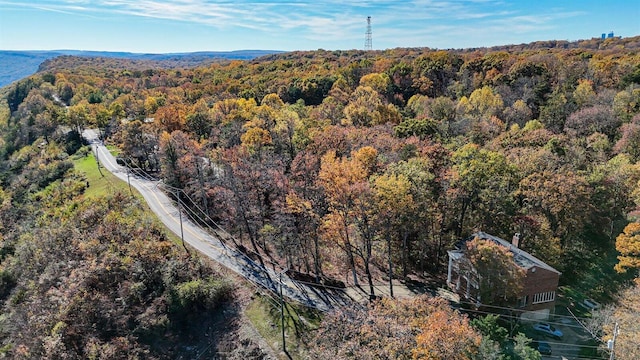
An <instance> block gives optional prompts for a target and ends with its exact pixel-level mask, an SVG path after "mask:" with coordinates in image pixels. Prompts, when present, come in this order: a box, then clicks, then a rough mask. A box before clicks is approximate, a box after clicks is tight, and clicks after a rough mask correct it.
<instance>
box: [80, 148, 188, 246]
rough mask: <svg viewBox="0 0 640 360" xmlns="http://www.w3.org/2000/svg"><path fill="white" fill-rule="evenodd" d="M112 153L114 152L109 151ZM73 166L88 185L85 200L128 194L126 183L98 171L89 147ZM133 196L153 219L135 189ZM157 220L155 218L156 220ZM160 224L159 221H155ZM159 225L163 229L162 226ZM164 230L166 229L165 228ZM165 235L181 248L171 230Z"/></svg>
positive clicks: (101, 170)
mask: <svg viewBox="0 0 640 360" xmlns="http://www.w3.org/2000/svg"><path fill="white" fill-rule="evenodd" d="M110 151H111V152H112V153H114V152H116V153H117V151H114V150H112V149H110ZM73 165H74V168H75V169H76V171H77V172H79V173H81V174H82V175H84V177H85V178H86V179H87V182H88V183H89V187H88V188H87V190H86V191H85V193H84V196H85V198H87V199H92V198H97V197H101V196H108V195H113V194H116V193H118V192H120V193H123V194H128V193H129V186H128V185H127V183H126V182H124V181H122V180H120V179H119V178H117V177H116V176H115V175H113V174H112V173H110V172H109V171H107V170H106V169H105V168H104V167H100V169H98V163H97V162H96V158H95V156H94V155H93V152H91V150H90V148H89V147H84V148H83V149H81V150H80V151H78V153H77V154H76V155H74V157H73ZM131 190H132V194H133V196H135V197H136V199H138V201H139V203H140V204H141V206H143V207H144V209H145V211H147V212H148V213H149V214H150V215H152V216H153V217H154V218H155V214H154V213H153V212H152V211H151V209H149V206H148V205H147V202H146V201H145V200H144V198H143V197H142V195H141V194H140V193H139V192H138V191H137V190H136V189H135V188H131ZM156 219H157V218H156ZM156 221H158V222H159V223H160V220H156ZM160 225H161V226H162V227H164V224H161V223H160ZM165 229H166V228H165ZM166 234H167V236H168V237H169V239H170V240H171V241H172V242H173V243H175V244H176V245H180V246H182V240H181V239H180V237H178V236H177V235H176V234H174V233H173V232H172V231H171V230H169V229H166Z"/></svg>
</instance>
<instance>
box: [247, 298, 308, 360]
mask: <svg viewBox="0 0 640 360" xmlns="http://www.w3.org/2000/svg"><path fill="white" fill-rule="evenodd" d="M285 304H286V307H285V341H286V347H287V352H288V353H289V355H290V356H291V358H293V359H305V358H306V351H307V346H306V343H307V340H308V339H309V337H310V336H312V334H311V333H310V332H311V331H313V330H314V329H317V328H318V325H319V324H320V321H321V317H320V314H319V313H317V312H316V311H313V310H310V309H307V308H304V307H301V306H297V305H292V304H289V303H285ZM245 314H246V315H247V317H248V318H249V320H250V321H251V323H252V324H253V326H254V327H255V328H256V329H257V330H258V332H259V333H260V335H261V336H262V337H263V338H264V339H265V340H266V341H267V343H269V345H270V346H271V347H272V348H273V350H274V351H275V352H276V353H278V355H279V356H280V358H281V359H287V358H288V357H287V356H286V354H284V352H283V351H282V325H281V324H282V319H281V315H280V304H279V303H277V302H276V300H274V299H271V298H270V297H267V296H261V295H257V296H256V298H255V299H254V300H253V301H252V302H251V304H250V305H249V306H248V307H247V309H246V311H245Z"/></svg>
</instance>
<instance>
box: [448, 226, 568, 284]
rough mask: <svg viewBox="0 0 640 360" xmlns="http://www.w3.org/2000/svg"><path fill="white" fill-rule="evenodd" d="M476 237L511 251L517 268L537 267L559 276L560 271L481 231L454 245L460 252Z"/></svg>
mask: <svg viewBox="0 0 640 360" xmlns="http://www.w3.org/2000/svg"><path fill="white" fill-rule="evenodd" d="M476 237H477V238H480V239H482V240H490V241H493V242H494V243H496V244H498V245H501V246H504V247H506V248H507V249H509V251H511V253H512V254H513V261H515V262H516V264H518V266H520V267H521V268H523V269H526V270H529V269H531V268H533V267H539V268H542V269H546V270H549V271H551V272H555V273H557V274H558V275H560V274H561V273H560V271H558V270H556V269H554V268H553V267H551V266H549V265H547V264H546V263H545V262H544V261H542V260H540V259H538V258H537V257H535V256H533V255H531V254H529V253H528V252H526V251H524V250H522V249H519V248H517V247H515V246H514V245H512V244H511V243H510V242H508V241H506V240H504V239H501V238H499V237H497V236H493V235H490V234H487V233H484V232H482V231H478V232H476V233H474V234H472V235H471V236H469V237H468V238H465V239H463V240H461V241H459V242H458V243H457V244H456V247H457V248H458V249H461V250H462V249H464V248H465V246H466V244H467V242H469V241H471V240H473V239H475V238H476Z"/></svg>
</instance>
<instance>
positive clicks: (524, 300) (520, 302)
mask: <svg viewBox="0 0 640 360" xmlns="http://www.w3.org/2000/svg"><path fill="white" fill-rule="evenodd" d="M528 301H529V295H525V296H523V297H521V298H519V299H518V307H525V306H527V302H528Z"/></svg>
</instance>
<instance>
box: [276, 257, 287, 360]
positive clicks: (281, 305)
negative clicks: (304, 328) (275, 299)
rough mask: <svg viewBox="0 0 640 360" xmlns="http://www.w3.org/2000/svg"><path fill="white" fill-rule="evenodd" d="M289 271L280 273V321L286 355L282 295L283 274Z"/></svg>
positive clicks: (283, 348) (283, 349)
mask: <svg viewBox="0 0 640 360" xmlns="http://www.w3.org/2000/svg"><path fill="white" fill-rule="evenodd" d="M287 270H289V268H287V269H285V270H282V271H280V272H279V273H278V275H279V277H280V321H281V325H282V351H283V352H284V353H285V354H286V353H287V343H286V339H285V336H284V295H283V293H282V273H283V272H286V271H287Z"/></svg>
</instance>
